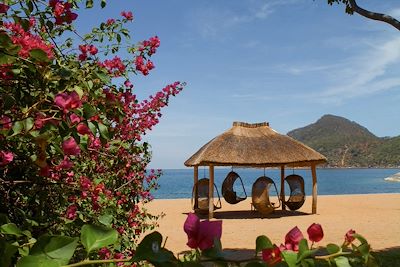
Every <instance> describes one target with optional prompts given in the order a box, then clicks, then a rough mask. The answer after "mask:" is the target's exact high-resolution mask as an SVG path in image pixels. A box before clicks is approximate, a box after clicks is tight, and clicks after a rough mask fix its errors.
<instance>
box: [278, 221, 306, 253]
mask: <svg viewBox="0 0 400 267" xmlns="http://www.w3.org/2000/svg"><path fill="white" fill-rule="evenodd" d="M303 238H304V236H303V233H302V232H301V231H300V229H299V228H298V227H297V226H295V227H294V228H293V229H292V230H290V231H289V232H288V233H287V234H286V236H285V245H281V246H280V248H281V250H293V251H298V250H299V242H300V240H302V239H303Z"/></svg>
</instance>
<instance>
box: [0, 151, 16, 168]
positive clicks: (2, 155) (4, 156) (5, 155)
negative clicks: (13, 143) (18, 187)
mask: <svg viewBox="0 0 400 267" xmlns="http://www.w3.org/2000/svg"><path fill="white" fill-rule="evenodd" d="M13 159H14V155H13V153H12V152H10V151H3V150H2V151H0V166H6V165H7V164H9V163H10V162H11V161H13Z"/></svg>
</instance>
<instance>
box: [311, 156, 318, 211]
mask: <svg viewBox="0 0 400 267" xmlns="http://www.w3.org/2000/svg"><path fill="white" fill-rule="evenodd" d="M311 173H312V182H313V187H312V214H316V213H317V171H316V166H315V164H313V165H311Z"/></svg>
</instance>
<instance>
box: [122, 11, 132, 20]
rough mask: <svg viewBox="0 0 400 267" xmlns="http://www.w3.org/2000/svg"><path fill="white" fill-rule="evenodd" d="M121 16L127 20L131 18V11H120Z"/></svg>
mask: <svg viewBox="0 0 400 267" xmlns="http://www.w3.org/2000/svg"><path fill="white" fill-rule="evenodd" d="M121 16H123V17H124V18H126V19H127V20H133V14H132V11H122V12H121Z"/></svg>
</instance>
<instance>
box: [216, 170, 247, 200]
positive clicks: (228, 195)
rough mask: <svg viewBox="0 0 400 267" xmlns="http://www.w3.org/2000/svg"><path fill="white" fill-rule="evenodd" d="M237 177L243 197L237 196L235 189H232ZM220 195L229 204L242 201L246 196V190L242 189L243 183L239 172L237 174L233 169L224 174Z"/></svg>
mask: <svg viewBox="0 0 400 267" xmlns="http://www.w3.org/2000/svg"><path fill="white" fill-rule="evenodd" d="M237 179H239V181H240V183H241V184H242V188H243V192H244V197H240V196H238V195H237V194H236V192H235V190H234V189H233V185H234V184H235V182H236V180H237ZM222 196H223V197H224V199H225V201H226V202H228V203H229V204H237V203H239V202H240V201H243V200H245V199H246V198H247V194H246V190H245V189H244V184H243V181H242V178H240V176H239V174H237V173H236V172H234V171H231V172H229V173H228V175H227V176H226V178H225V180H224V181H223V183H222Z"/></svg>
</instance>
